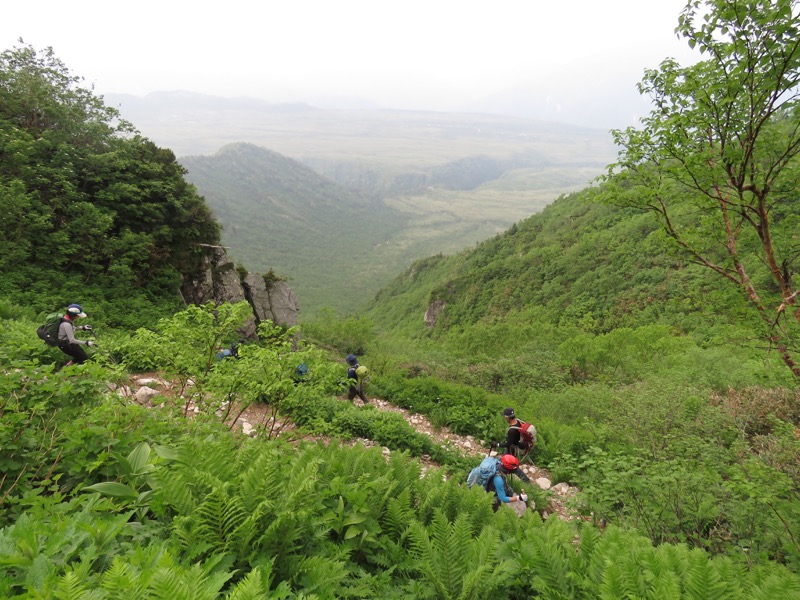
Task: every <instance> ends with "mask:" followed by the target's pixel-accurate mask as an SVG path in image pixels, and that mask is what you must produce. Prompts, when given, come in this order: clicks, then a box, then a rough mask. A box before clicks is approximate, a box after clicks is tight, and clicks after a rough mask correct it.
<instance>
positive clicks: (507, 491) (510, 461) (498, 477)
mask: <svg viewBox="0 0 800 600" xmlns="http://www.w3.org/2000/svg"><path fill="white" fill-rule="evenodd" d="M517 469H519V461H518V460H517V457H516V456H512V455H511V454H504V455H503V456H501V457H500V464H499V465H497V471H496V472H495V474H494V477H492V478H491V479H490V480H489V483H488V485H487V486H486V491H489V492H494V495H495V499H494V506H493V507H492V508H493V509H494V510H495V511H496V510H497V509H498V508H500V505H501V504H502V503H506V504H507V503H509V502H526V501H527V500H528V497H527V496H526V495H525V494H524V493H523V494H519V495H517V494H514V490H512V489H511V486H509V485H508V482H507V481H506V475H508V474H509V473H512V472H514V471H515V470H517Z"/></svg>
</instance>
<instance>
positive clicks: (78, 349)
mask: <svg viewBox="0 0 800 600" xmlns="http://www.w3.org/2000/svg"><path fill="white" fill-rule="evenodd" d="M58 347H59V349H60V350H61V351H62V352H63V353H64V354H66V355H67V356H71V357H72V361H71V362H73V363H75V364H78V365H81V364H83V363H85V362H86V361H87V360H89V355H88V354H86V350H84V349H83V346H80V345H78V344H59V345H58Z"/></svg>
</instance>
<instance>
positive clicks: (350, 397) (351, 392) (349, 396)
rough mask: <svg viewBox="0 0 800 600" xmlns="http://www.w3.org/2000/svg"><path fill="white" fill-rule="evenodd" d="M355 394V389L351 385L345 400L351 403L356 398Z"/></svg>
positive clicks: (356, 391)
mask: <svg viewBox="0 0 800 600" xmlns="http://www.w3.org/2000/svg"><path fill="white" fill-rule="evenodd" d="M357 393H358V390H356V387H355V386H354V385H351V386H350V387H349V388H347V399H348V400H350V401H351V402H352V401H353V399H354V398H355V397H356V394H357Z"/></svg>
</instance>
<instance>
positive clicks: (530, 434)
mask: <svg viewBox="0 0 800 600" xmlns="http://www.w3.org/2000/svg"><path fill="white" fill-rule="evenodd" d="M509 429H518V430H519V441H520V442H522V444H523V445H524V446H525V447H524V448H523V455H522V456H523V457H525V456H528V453H529V452H530V451H531V450H533V447H534V446H535V445H536V427H534V426H533V424H532V423H526V422H525V421H519V425H512V426H511V427H509Z"/></svg>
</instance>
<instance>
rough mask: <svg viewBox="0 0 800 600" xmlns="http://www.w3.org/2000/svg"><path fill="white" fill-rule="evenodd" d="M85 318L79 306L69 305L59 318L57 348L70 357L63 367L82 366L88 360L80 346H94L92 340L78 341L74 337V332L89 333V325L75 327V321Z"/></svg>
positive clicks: (90, 327)
mask: <svg viewBox="0 0 800 600" xmlns="http://www.w3.org/2000/svg"><path fill="white" fill-rule="evenodd" d="M84 317H86V313H85V312H83V308H81V305H80V304H70V305H69V306H68V307H67V311H66V312H65V313H64V316H63V317H61V324H60V325H59V326H58V348H59V350H61V351H62V352H63V353H64V354H66V355H67V356H70V357H72V360H70V361H69V362H68V363H67V364H66V365H65V366H69V365H72V364H79V365H81V364H83V363H84V362H86V361H87V360H89V356H88V355H87V354H86V350H84V349H83V348H82V346H94V344H95V343H94V342H93V341H92V340H79V339H78V338H76V337H75V331H76V330H78V331H91V330H92V326H91V325H78V326H76V325H75V323H74V321H75V319H82V318H84Z"/></svg>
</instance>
